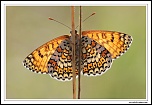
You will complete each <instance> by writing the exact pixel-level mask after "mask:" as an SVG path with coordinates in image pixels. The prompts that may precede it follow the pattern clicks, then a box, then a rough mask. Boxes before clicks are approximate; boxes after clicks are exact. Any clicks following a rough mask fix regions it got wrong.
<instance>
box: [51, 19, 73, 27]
mask: <svg viewBox="0 0 152 105" xmlns="http://www.w3.org/2000/svg"><path fill="white" fill-rule="evenodd" d="M49 20H53V21H55V22H57V23H60V24H62V25H64V26H65V27H67V28H69V29H70V30H71V28H70V27H69V26H67V25H65V24H63V23H61V22H59V21H57V20H55V19H53V18H50V17H49Z"/></svg>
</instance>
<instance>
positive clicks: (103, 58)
mask: <svg viewBox="0 0 152 105" xmlns="http://www.w3.org/2000/svg"><path fill="white" fill-rule="evenodd" d="M82 62H83V63H82V64H83V65H82V67H83V70H82V73H83V74H84V75H88V76H96V75H101V74H103V73H104V72H105V71H107V70H108V69H110V67H111V65H112V56H111V54H110V52H109V51H108V50H107V49H106V48H105V47H103V46H101V45H100V44H98V43H97V42H96V41H94V40H92V39H91V38H88V37H87V36H82Z"/></svg>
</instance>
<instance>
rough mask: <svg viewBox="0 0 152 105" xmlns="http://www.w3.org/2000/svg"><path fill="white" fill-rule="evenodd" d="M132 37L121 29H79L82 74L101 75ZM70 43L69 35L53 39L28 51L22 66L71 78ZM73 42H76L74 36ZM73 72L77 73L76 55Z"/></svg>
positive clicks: (125, 47)
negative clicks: (81, 30)
mask: <svg viewBox="0 0 152 105" xmlns="http://www.w3.org/2000/svg"><path fill="white" fill-rule="evenodd" d="M76 36H78V34H77V35H76ZM132 40H133V38H132V37H131V36H129V35H127V34H125V33H121V32H115V31H102V30H90V31H83V32H82V38H81V42H82V43H81V47H82V51H81V52H82V57H81V58H82V59H81V61H82V62H81V63H82V64H81V67H82V73H83V74H84V75H88V76H96V75H101V74H103V73H104V72H105V71H107V70H108V69H110V67H111V65H112V61H113V60H114V59H116V58H118V57H119V56H121V55H122V54H124V53H125V52H126V51H127V49H128V48H129V47H130V45H131V43H132ZM70 42H71V35H63V36H60V37H58V38H55V39H53V40H51V41H49V42H47V43H45V44H43V45H42V46H40V47H39V48H37V49H36V50H34V51H33V52H32V53H31V54H29V55H28V56H27V57H26V58H25V59H24V61H23V65H24V66H25V67H26V68H27V69H29V70H31V71H33V72H36V73H42V74H49V75H50V76H51V77H53V78H55V79H57V80H63V81H64V80H71V79H72V77H73V74H72V64H71V62H72V47H71V45H70ZM76 44H78V40H77V39H76ZM78 50H79V49H78V45H76V54H78V53H77V52H78ZM76 56H78V55H76ZM76 75H78V59H77V58H76Z"/></svg>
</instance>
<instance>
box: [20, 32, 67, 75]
mask: <svg viewBox="0 0 152 105" xmlns="http://www.w3.org/2000/svg"><path fill="white" fill-rule="evenodd" d="M68 38H69V36H68V35H64V36H60V37H58V38H55V39H53V40H51V41H49V42H47V43H45V44H43V45H42V46H40V47H39V48H37V49H36V50H34V51H33V52H32V53H31V54H29V55H28V56H27V57H26V58H25V59H24V61H23V65H24V66H25V68H27V69H29V70H31V71H33V72H36V73H42V74H43V73H46V74H47V73H49V71H48V68H47V64H48V61H49V59H50V58H51V56H52V55H53V53H54V52H55V50H56V48H57V47H58V46H59V44H60V43H61V42H62V41H63V40H66V39H68Z"/></svg>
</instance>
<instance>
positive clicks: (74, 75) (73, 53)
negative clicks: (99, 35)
mask: <svg viewBox="0 0 152 105" xmlns="http://www.w3.org/2000/svg"><path fill="white" fill-rule="evenodd" d="M71 11H72V12H71V16H72V70H73V99H76V74H75V25H74V6H71Z"/></svg>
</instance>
